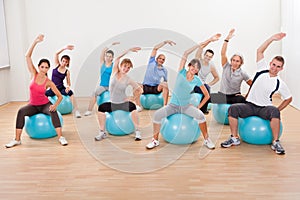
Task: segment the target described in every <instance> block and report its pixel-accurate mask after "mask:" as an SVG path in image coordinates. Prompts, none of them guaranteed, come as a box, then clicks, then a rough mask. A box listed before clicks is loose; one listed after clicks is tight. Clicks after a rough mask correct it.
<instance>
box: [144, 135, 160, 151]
mask: <svg viewBox="0 0 300 200" xmlns="http://www.w3.org/2000/svg"><path fill="white" fill-rule="evenodd" d="M157 146H159V141H158V140H156V139H154V138H152V141H151V142H150V143H149V144H147V145H146V148H147V149H153V148H154V147H157Z"/></svg>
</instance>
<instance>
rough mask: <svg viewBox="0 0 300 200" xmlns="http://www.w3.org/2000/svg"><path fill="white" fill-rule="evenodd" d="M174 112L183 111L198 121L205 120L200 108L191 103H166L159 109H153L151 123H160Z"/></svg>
mask: <svg viewBox="0 0 300 200" xmlns="http://www.w3.org/2000/svg"><path fill="white" fill-rule="evenodd" d="M175 113H183V114H186V115H188V116H191V117H193V118H194V119H195V120H196V121H197V122H198V123H203V122H205V121H206V119H205V116H204V114H203V112H202V111H201V110H199V109H198V108H196V107H195V106H193V105H186V106H177V105H174V104H168V105H166V106H164V107H162V108H160V109H159V110H157V111H155V113H154V116H153V123H156V124H160V123H161V121H162V119H163V118H165V117H168V116H170V115H172V114H175Z"/></svg>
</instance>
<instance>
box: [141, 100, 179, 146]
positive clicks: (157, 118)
mask: <svg viewBox="0 0 300 200" xmlns="http://www.w3.org/2000/svg"><path fill="white" fill-rule="evenodd" d="M178 112H179V107H178V106H175V105H172V104H168V105H166V106H164V107H162V108H160V109H158V110H156V111H155V112H154V116H153V138H152V141H151V142H150V143H148V144H147V145H146V148H147V149H153V148H154V147H157V146H159V140H158V139H159V132H160V127H161V120H162V119H163V118H166V117H168V116H170V115H172V114H174V113H178Z"/></svg>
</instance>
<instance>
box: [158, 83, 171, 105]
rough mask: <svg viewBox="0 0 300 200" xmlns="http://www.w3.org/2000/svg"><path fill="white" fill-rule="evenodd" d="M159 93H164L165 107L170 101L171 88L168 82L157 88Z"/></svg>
mask: <svg viewBox="0 0 300 200" xmlns="http://www.w3.org/2000/svg"><path fill="white" fill-rule="evenodd" d="M157 91H158V92H162V95H163V99H164V106H165V105H167V104H168V99H169V86H168V83H167V82H165V81H164V82H161V83H160V84H159V85H158V86H157Z"/></svg>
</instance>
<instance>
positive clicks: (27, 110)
mask: <svg viewBox="0 0 300 200" xmlns="http://www.w3.org/2000/svg"><path fill="white" fill-rule="evenodd" d="M37 113H38V110H37V109H36V108H35V106H32V105H29V104H28V105H26V106H24V107H22V108H20V109H19V111H18V114H17V119H16V130H15V138H14V139H13V140H11V141H10V142H9V143H7V144H6V145H5V146H6V148H11V147H14V146H16V145H20V144H21V135H22V131H23V127H24V124H25V116H32V115H34V114H37Z"/></svg>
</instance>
